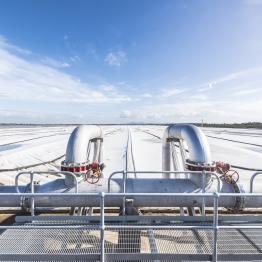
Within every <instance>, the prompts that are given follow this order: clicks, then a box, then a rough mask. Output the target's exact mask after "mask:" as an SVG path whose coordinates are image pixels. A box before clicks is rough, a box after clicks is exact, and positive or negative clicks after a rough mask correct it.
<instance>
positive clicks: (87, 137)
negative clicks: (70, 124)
mask: <svg viewBox="0 0 262 262" xmlns="http://www.w3.org/2000/svg"><path fill="white" fill-rule="evenodd" d="M102 139H103V131H102V129H101V127H99V126H87V125H81V126H78V127H76V128H75V129H74V131H73V132H72V134H71V135H70V138H69V141H68V144H67V148H66V156H65V163H74V164H82V163H85V162H86V161H87V150H88V146H89V143H90V141H92V140H97V141H95V142H94V143H95V145H94V151H95V153H94V159H93V161H95V160H100V161H101V159H99V158H101V157H102V152H99V148H98V147H100V146H101V144H102V142H101V140H102ZM95 158H97V159H95Z"/></svg>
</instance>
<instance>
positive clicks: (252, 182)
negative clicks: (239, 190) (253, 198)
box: [249, 172, 262, 193]
mask: <svg viewBox="0 0 262 262" xmlns="http://www.w3.org/2000/svg"><path fill="white" fill-rule="evenodd" d="M258 175H262V172H256V173H255V174H253V175H252V176H251V178H250V187H249V189H250V190H249V191H250V193H253V185H254V179H255V178H256V177H257V176H258Z"/></svg>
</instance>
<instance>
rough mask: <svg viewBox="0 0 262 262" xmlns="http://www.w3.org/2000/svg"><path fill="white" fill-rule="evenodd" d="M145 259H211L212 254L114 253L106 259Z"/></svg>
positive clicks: (106, 256) (107, 255)
mask: <svg viewBox="0 0 262 262" xmlns="http://www.w3.org/2000/svg"><path fill="white" fill-rule="evenodd" d="M119 260H124V261H137V260H140V261H144V260H150V261H151V260H153V261H157V260H163V261H166V260H169V261H176V260H178V261H181V260H190V261H211V254H191V253H190V254H172V253H112V254H110V253H109V254H108V253H107V254H105V261H119Z"/></svg>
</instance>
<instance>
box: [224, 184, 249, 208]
mask: <svg viewBox="0 0 262 262" xmlns="http://www.w3.org/2000/svg"><path fill="white" fill-rule="evenodd" d="M232 186H233V189H234V193H245V191H244V189H243V187H242V185H241V184H238V183H234V184H232ZM245 205H246V198H245V197H244V196H237V197H236V202H235V206H234V207H233V208H228V210H230V211H231V212H233V213H238V212H240V211H243V209H244V208H245Z"/></svg>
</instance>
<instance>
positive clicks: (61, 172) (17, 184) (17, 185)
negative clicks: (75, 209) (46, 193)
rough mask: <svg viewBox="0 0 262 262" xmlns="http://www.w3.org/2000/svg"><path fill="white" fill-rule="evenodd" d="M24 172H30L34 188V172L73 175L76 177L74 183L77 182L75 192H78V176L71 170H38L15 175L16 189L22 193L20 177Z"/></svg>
mask: <svg viewBox="0 0 262 262" xmlns="http://www.w3.org/2000/svg"><path fill="white" fill-rule="evenodd" d="M24 174H30V176H31V177H30V184H31V188H32V184H33V182H34V181H33V179H34V174H51V175H54V174H62V175H65V176H71V177H73V179H74V184H75V193H78V182H77V177H76V175H75V174H74V173H72V172H69V171H37V172H35V171H34V172H32V171H31V172H30V171H29V172H28V171H27V172H20V173H18V174H17V175H16V177H15V189H16V192H17V193H21V192H20V190H19V177H20V176H21V175H24Z"/></svg>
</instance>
